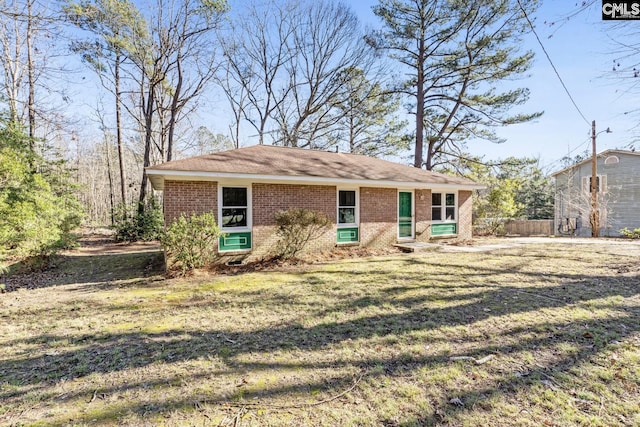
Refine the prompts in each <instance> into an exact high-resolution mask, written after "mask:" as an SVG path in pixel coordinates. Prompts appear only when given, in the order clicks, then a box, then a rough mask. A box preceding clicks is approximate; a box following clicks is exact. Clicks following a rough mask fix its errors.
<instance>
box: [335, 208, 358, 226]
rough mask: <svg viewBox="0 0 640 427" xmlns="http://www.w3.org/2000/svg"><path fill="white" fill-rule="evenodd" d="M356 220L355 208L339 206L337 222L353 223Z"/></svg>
mask: <svg viewBox="0 0 640 427" xmlns="http://www.w3.org/2000/svg"><path fill="white" fill-rule="evenodd" d="M355 222H356V210H355V208H340V209H338V223H339V224H354V223H355Z"/></svg>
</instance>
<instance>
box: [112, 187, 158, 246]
mask: <svg viewBox="0 0 640 427" xmlns="http://www.w3.org/2000/svg"><path fill="white" fill-rule="evenodd" d="M131 211H134V212H135V213H133V214H131V215H127V214H126V213H124V212H120V213H119V214H118V215H117V217H118V220H117V221H116V224H115V226H114V227H115V229H116V236H115V239H116V241H118V242H137V241H140V240H141V241H144V242H148V241H151V240H160V239H161V238H162V231H163V228H164V218H163V217H162V210H161V209H160V205H159V204H158V201H157V200H156V198H155V197H152V198H151V199H149V201H148V202H147V203H146V204H145V206H144V209H143V210H142V212H139V211H138V210H136V209H131Z"/></svg>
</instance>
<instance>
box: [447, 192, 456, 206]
mask: <svg viewBox="0 0 640 427" xmlns="http://www.w3.org/2000/svg"><path fill="white" fill-rule="evenodd" d="M455 205H456V195H455V194H452V193H447V206H455Z"/></svg>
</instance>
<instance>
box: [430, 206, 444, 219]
mask: <svg viewBox="0 0 640 427" xmlns="http://www.w3.org/2000/svg"><path fill="white" fill-rule="evenodd" d="M431 220H432V221H442V208H441V207H439V206H438V207H432V208H431Z"/></svg>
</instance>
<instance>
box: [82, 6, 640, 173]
mask: <svg viewBox="0 0 640 427" xmlns="http://www.w3.org/2000/svg"><path fill="white" fill-rule="evenodd" d="M350 3H351V4H352V6H353V8H354V9H355V10H356V12H357V13H358V15H359V16H360V18H361V20H362V22H363V24H364V25H365V26H368V27H378V26H379V25H380V22H379V20H378V18H377V17H376V16H375V15H374V14H373V12H372V10H371V7H372V6H373V5H375V4H376V3H377V0H358V1H352V2H350ZM576 3H580V2H579V1H578V0H571V1H566V0H564V1H557V0H546V1H544V2H543V4H542V6H541V7H540V8H539V9H538V10H537V11H536V12H535V13H534V14H533V18H534V19H535V26H536V30H537V32H538V34H539V36H540V38H541V40H542V42H543V44H544V45H545V48H546V49H547V51H548V53H549V55H550V56H551V59H552V60H553V62H554V64H555V65H556V68H557V69H558V71H559V73H560V75H561V76H562V78H563V79H564V81H565V84H566V85H567V87H568V88H569V90H570V92H571V94H572V95H573V97H574V99H575V101H576V103H577V104H578V106H579V107H580V109H581V110H582V112H583V113H584V115H585V116H586V118H587V119H588V122H589V123H586V122H585V121H584V119H583V118H582V117H581V116H580V115H579V114H578V112H577V111H576V110H575V108H574V107H573V105H572V103H571V101H570V100H569V98H568V97H567V95H566V93H565V92H564V89H563V88H562V85H561V84H560V82H559V81H558V78H557V77H556V75H555V73H554V71H553V69H552V67H551V65H550V64H549V62H548V61H547V59H546V57H545V56H544V53H543V51H542V49H541V48H540V46H539V45H538V43H537V41H536V39H535V37H534V35H533V34H527V35H526V36H525V45H524V46H523V48H525V49H530V50H533V51H534V52H535V54H536V58H535V60H534V65H533V67H532V69H531V70H530V76H529V77H526V78H523V79H521V80H519V81H518V82H517V83H518V85H519V86H520V87H527V88H529V89H530V91H531V98H530V100H529V102H528V104H527V105H526V106H525V110H526V111H544V115H543V116H542V117H541V118H539V119H537V120H535V121H534V122H530V123H527V124H522V125H514V126H510V127H507V128H503V129H500V131H499V135H500V136H502V137H503V138H505V139H506V140H507V141H506V142H505V143H503V144H493V143H489V142H485V141H473V142H470V143H469V144H468V151H470V152H471V153H472V154H475V155H480V156H484V158H485V160H497V159H501V158H505V157H509V156H516V157H524V156H528V157H537V158H539V159H540V161H541V164H542V165H543V166H545V167H546V169H547V171H548V172H552V171H554V170H557V169H560V168H561V165H560V162H559V160H560V159H561V158H562V157H563V156H565V155H567V153H568V152H570V151H571V154H572V155H575V154H578V153H580V152H583V151H584V150H585V149H590V138H589V134H590V131H591V125H590V122H591V120H596V123H597V129H598V131H600V130H604V129H606V128H607V127H609V128H611V130H612V131H613V133H611V134H606V133H603V134H601V135H599V137H598V150H599V151H602V150H605V149H609V148H623V147H627V146H628V145H629V144H630V143H632V142H633V139H634V132H633V130H632V128H633V126H634V123H633V120H634V119H635V120H636V122H637V118H638V116H637V115H627V114H624V113H625V112H627V111H630V110H635V109H638V106H637V105H634V103H635V96H634V95H633V94H629V93H627V92H626V91H625V88H626V86H625V84H622V83H621V82H620V81H614V80H611V79H610V78H605V77H604V76H607V73H609V74H610V71H611V68H612V63H613V62H612V61H613V59H614V58H615V57H614V56H613V55H612V54H611V53H610V52H611V50H612V48H613V43H612V41H611V40H610V39H609V38H608V36H607V34H606V32H605V31H604V30H605V29H606V28H607V27H608V26H611V25H613V24H612V22H611V21H602V20H601V12H600V8H599V3H600V2H598V1H597V2H596V5H594V6H592V7H591V8H590V9H588V10H587V11H585V12H583V13H581V14H579V15H577V16H575V17H573V18H571V19H570V20H568V21H567V20H564V21H563V17H566V16H567V15H568V14H569V13H571V12H572V11H575V8H576V7H577V6H576ZM565 21H566V22H565ZM545 22H547V24H545ZM549 22H564V24H563V25H554V26H550V25H549V24H548V23H549ZM630 24H631V25H633V24H636V25H638V26H639V27H638V29H639V30H640V22H635V21H633V22H631V23H630ZM550 36H552V37H550ZM82 75H86V76H89V77H90V78H93V75H92V74H91V72H90V71H88V70H86V68H84V69H83V71H82ZM626 84H628V83H626ZM84 90H86V89H83V91H84ZM106 98H107V99H110V98H108V95H106ZM94 104H95V102H94ZM209 104H211V105H210V106H211V108H210V110H209V111H210V113H209V114H207V115H204V116H203V117H200V119H201V120H202V121H203V122H204V123H203V124H205V125H207V126H209V127H211V129H212V130H214V131H215V132H221V133H226V132H227V131H228V127H227V123H226V121H225V120H224V119H223V120H221V118H223V117H226V115H227V114H228V112H227V110H228V104H227V101H226V100H225V99H224V97H223V96H222V95H221V94H214V95H213V96H211V98H210V99H209ZM86 106H87V107H89V109H90V110H92V109H93V108H94V107H95V105H86ZM211 115H213V116H215V118H211ZM638 148H640V147H638Z"/></svg>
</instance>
